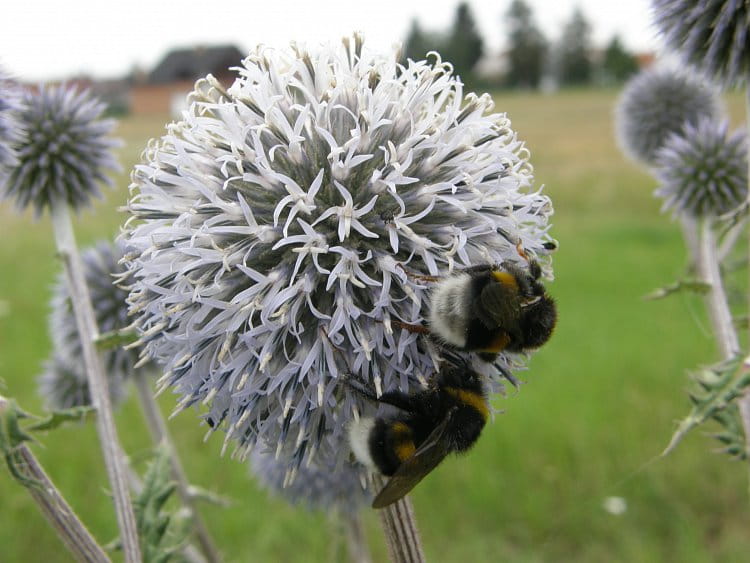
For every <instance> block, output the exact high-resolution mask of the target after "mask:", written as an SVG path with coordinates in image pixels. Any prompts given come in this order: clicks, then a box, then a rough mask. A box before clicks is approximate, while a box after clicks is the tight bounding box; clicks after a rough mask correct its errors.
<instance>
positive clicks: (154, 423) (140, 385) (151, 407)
mask: <svg viewBox="0 0 750 563" xmlns="http://www.w3.org/2000/svg"><path fill="white" fill-rule="evenodd" d="M143 371H144V370H142V369H141V370H136V373H135V374H134V375H133V379H134V380H135V387H136V389H137V390H138V398H139V400H140V403H141V408H142V409H143V414H144V416H145V418H146V422H147V425H148V428H149V431H150V432H151V437H152V438H153V440H154V442H155V443H156V444H160V443H163V444H164V445H165V446H166V448H167V451H168V452H169V463H170V466H171V470H172V477H173V478H174V480H175V482H176V483H177V492H178V493H179V495H180V498H181V499H182V503H183V505H184V506H185V507H186V508H187V509H188V510H189V511H190V517H191V520H192V524H193V531H194V532H195V537H196V539H197V540H198V544H199V545H200V549H201V551H202V552H203V555H205V557H206V559H207V560H208V561H209V562H210V563H217V562H218V561H220V560H221V557H220V556H219V551H218V550H217V549H216V546H215V545H214V543H213V540H212V539H211V534H209V532H208V528H207V527H206V524H205V522H204V521H203V519H202V518H201V516H200V513H199V512H198V510H197V508H196V502H195V498H194V497H193V495H191V494H190V484H189V482H188V479H187V475H186V473H185V469H184V468H183V467H182V463H181V461H180V458H179V456H178V455H177V449H176V448H175V446H174V443H173V442H172V438H171V436H170V435H169V430H168V428H167V424H166V422H165V421H164V417H163V416H162V414H161V411H160V410H159V405H157V404H156V400H155V399H154V394H153V392H152V390H151V386H150V385H149V382H148V380H147V378H146V375H145V374H144V373H143Z"/></svg>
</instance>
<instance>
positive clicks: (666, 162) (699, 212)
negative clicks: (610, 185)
mask: <svg viewBox="0 0 750 563" xmlns="http://www.w3.org/2000/svg"><path fill="white" fill-rule="evenodd" d="M728 129H729V124H728V123H727V122H726V121H717V120H714V119H711V118H705V117H704V118H702V119H701V120H699V121H698V122H697V123H696V124H690V123H688V124H687V125H686V126H685V128H684V130H683V131H682V132H681V133H673V134H672V135H671V136H670V137H669V138H668V139H667V141H666V143H665V144H664V146H663V147H662V148H661V149H660V150H659V151H658V152H657V154H656V160H655V166H654V172H655V175H656V178H657V180H658V181H659V184H660V186H659V188H658V189H657V190H656V192H655V193H656V195H657V196H658V197H661V198H663V199H664V209H665V210H667V209H668V210H670V211H673V212H674V213H676V214H686V215H690V216H694V217H706V216H709V217H714V216H718V215H723V214H725V213H730V212H732V211H734V210H736V209H737V208H738V207H739V206H740V205H742V204H743V203H744V202H745V200H746V199H747V138H746V136H745V134H744V133H743V131H741V130H738V131H735V132H734V133H732V134H731V135H728V134H727V131H728Z"/></svg>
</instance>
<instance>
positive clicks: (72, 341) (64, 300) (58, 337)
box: [50, 241, 147, 379]
mask: <svg viewBox="0 0 750 563" xmlns="http://www.w3.org/2000/svg"><path fill="white" fill-rule="evenodd" d="M122 255H123V252H122V249H121V247H119V246H118V245H115V244H112V243H111V242H108V241H99V242H98V243H96V244H95V245H94V246H92V247H90V248H87V249H85V250H84V251H83V252H82V253H81V259H82V261H83V267H84V275H85V277H86V283H87V285H88V287H89V294H90V295H91V303H92V305H93V307H94V316H95V318H96V323H97V326H98V327H99V333H100V334H105V333H108V332H113V331H117V330H122V329H125V328H127V327H128V326H129V325H130V324H131V320H130V319H129V318H128V304H127V297H128V292H127V291H126V290H124V289H122V288H121V287H119V286H118V285H117V284H116V283H115V282H116V280H117V279H120V278H122V276H123V275H124V274H125V273H126V270H125V267H124V266H123V265H122V264H120V263H119V262H120V259H121V258H122ZM50 333H51V335H52V343H53V347H54V350H55V354H56V355H57V356H58V357H59V358H61V360H62V361H63V362H64V363H66V364H67V365H77V364H80V363H81V361H82V358H83V348H82V346H81V339H80V337H79V334H78V326H77V325H76V319H75V315H74V314H73V307H72V304H71V301H70V295H69V293H68V285H67V283H65V277H64V276H63V275H62V274H60V276H59V277H58V279H57V283H56V284H55V287H54V292H53V296H52V311H51V313H50ZM103 360H104V369H105V373H106V374H107V376H108V377H110V378H115V379H125V378H127V377H129V376H130V375H132V374H133V372H134V370H135V369H136V368H135V365H136V364H137V363H138V360H139V353H138V351H137V350H133V349H130V350H126V349H125V348H123V347H121V346H115V347H112V348H108V349H107V350H105V352H104V355H103ZM137 369H147V368H146V367H145V366H144V367H143V368H137Z"/></svg>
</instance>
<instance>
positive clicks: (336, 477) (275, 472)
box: [250, 447, 373, 514]
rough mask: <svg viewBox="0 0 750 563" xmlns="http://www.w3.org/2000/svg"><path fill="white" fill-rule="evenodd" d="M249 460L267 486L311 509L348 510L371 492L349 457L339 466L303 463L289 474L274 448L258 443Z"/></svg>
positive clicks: (369, 499)
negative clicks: (267, 448) (264, 450)
mask: <svg viewBox="0 0 750 563" xmlns="http://www.w3.org/2000/svg"><path fill="white" fill-rule="evenodd" d="M344 449H346V448H344ZM250 464H251V467H252V472H253V474H254V475H255V476H256V477H257V478H258V480H259V481H260V483H261V484H262V485H263V486H264V487H265V488H266V489H268V490H269V491H271V492H272V493H274V494H276V495H278V496H280V497H282V498H283V499H285V500H286V501H288V502H290V503H291V504H294V505H302V506H305V507H307V508H309V509H310V510H325V511H328V510H329V509H334V508H335V509H337V510H340V511H341V512H345V513H348V514H351V513H354V512H357V511H358V510H359V509H361V508H363V507H364V506H368V505H369V503H371V502H372V496H373V495H372V492H371V491H370V489H369V486H367V485H366V484H365V486H363V484H362V480H361V472H360V470H359V467H358V466H357V465H355V464H353V463H351V462H348V461H347V462H344V464H343V465H341V466H339V467H336V466H333V465H332V466H325V467H319V466H317V465H311V466H309V467H308V466H307V465H302V466H301V467H300V468H299V469H298V470H296V471H295V472H294V473H295V478H291V475H292V473H291V472H290V471H289V469H288V467H287V466H286V465H285V464H284V463H282V462H281V461H280V460H277V459H276V457H275V455H274V452H273V451H267V452H262V451H261V450H260V447H258V448H257V449H255V450H254V451H253V453H252V455H251V456H250ZM365 483H366V482H365Z"/></svg>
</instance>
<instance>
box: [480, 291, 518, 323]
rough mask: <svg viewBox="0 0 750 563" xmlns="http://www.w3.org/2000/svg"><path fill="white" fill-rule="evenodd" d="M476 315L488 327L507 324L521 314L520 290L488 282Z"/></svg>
mask: <svg viewBox="0 0 750 563" xmlns="http://www.w3.org/2000/svg"><path fill="white" fill-rule="evenodd" d="M479 305H480V306H479V307H476V315H477V317H478V318H479V320H480V321H482V324H483V325H485V326H486V327H487V328H491V329H494V328H497V327H500V326H507V325H508V324H509V323H511V322H512V321H514V320H516V319H518V318H519V317H520V316H521V306H520V305H521V303H520V297H519V295H518V291H516V290H514V289H512V288H509V287H506V286H504V285H502V284H500V283H488V284H487V285H486V286H485V287H484V289H482V293H481V295H480V296H479Z"/></svg>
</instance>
